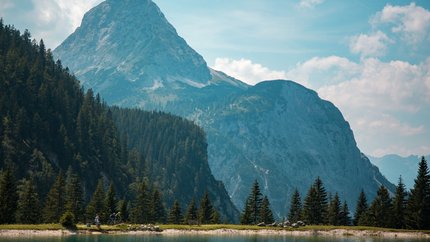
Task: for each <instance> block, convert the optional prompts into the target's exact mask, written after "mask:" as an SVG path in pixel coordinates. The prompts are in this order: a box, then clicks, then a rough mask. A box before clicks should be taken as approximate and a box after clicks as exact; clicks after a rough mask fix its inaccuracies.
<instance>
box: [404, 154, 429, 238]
mask: <svg viewBox="0 0 430 242" xmlns="http://www.w3.org/2000/svg"><path fill="white" fill-rule="evenodd" d="M429 218H430V174H429V169H428V166H427V161H426V159H425V158H424V156H423V157H422V158H421V161H420V163H419V166H418V174H417V178H416V179H415V184H414V187H413V188H412V190H411V193H410V196H409V200H408V205H407V215H406V224H407V226H408V228H411V229H430V219H429Z"/></svg>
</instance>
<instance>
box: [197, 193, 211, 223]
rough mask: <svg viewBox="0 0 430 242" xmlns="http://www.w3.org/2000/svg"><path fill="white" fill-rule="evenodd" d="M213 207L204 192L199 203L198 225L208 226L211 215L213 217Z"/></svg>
mask: <svg viewBox="0 0 430 242" xmlns="http://www.w3.org/2000/svg"><path fill="white" fill-rule="evenodd" d="M213 213H214V211H213V207H212V203H211V201H210V199H209V194H208V193H207V192H205V194H204V195H203V197H202V200H201V201H200V207H199V210H198V220H199V223H200V224H208V223H211V221H212V215H213Z"/></svg>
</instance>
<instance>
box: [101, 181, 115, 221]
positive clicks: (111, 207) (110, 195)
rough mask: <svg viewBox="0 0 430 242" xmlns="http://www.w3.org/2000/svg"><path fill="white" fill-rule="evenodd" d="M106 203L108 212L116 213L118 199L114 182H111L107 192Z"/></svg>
mask: <svg viewBox="0 0 430 242" xmlns="http://www.w3.org/2000/svg"><path fill="white" fill-rule="evenodd" d="M104 203H105V206H106V209H107V213H108V214H112V213H116V205H117V199H116V194H115V188H114V186H113V184H112V183H111V184H110V186H109V189H108V191H107V193H106V197H105V202H104Z"/></svg>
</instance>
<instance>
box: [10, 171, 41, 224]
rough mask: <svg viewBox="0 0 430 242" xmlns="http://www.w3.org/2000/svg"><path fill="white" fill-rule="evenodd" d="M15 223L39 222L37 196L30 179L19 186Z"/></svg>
mask: <svg viewBox="0 0 430 242" xmlns="http://www.w3.org/2000/svg"><path fill="white" fill-rule="evenodd" d="M18 193H19V199H18V202H17V211H16V222H18V223H21V224H37V223H39V222H41V213H40V204H39V195H38V194H37V190H36V187H35V185H34V182H33V180H32V179H28V180H23V181H22V182H21V184H20V186H19V192H18Z"/></svg>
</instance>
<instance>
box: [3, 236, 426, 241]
mask: <svg viewBox="0 0 430 242" xmlns="http://www.w3.org/2000/svg"><path fill="white" fill-rule="evenodd" d="M9 241H14V242H30V241H31V242H59V241H61V242H138V241H139V242H200V241H202V242H221V241H227V242H328V241H333V242H357V241H360V242H406V241H413V242H424V241H425V240H417V239H415V240H404V239H378V238H370V237H366V238H362V237H360V238H359V237H348V238H346V237H345V238H331V237H291V236H281V235H278V236H267V235H264V236H261V235H260V236H256V235H249V236H244V235H242V236H228V235H227V236H226V235H224V236H214V235H192V236H188V235H180V236H176V235H175V236H174V235H168V236H166V235H89V236H84V235H80V236H66V237H33V238H30V237H29V238H18V239H17V238H14V239H11V238H1V237H0V242H9Z"/></svg>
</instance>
